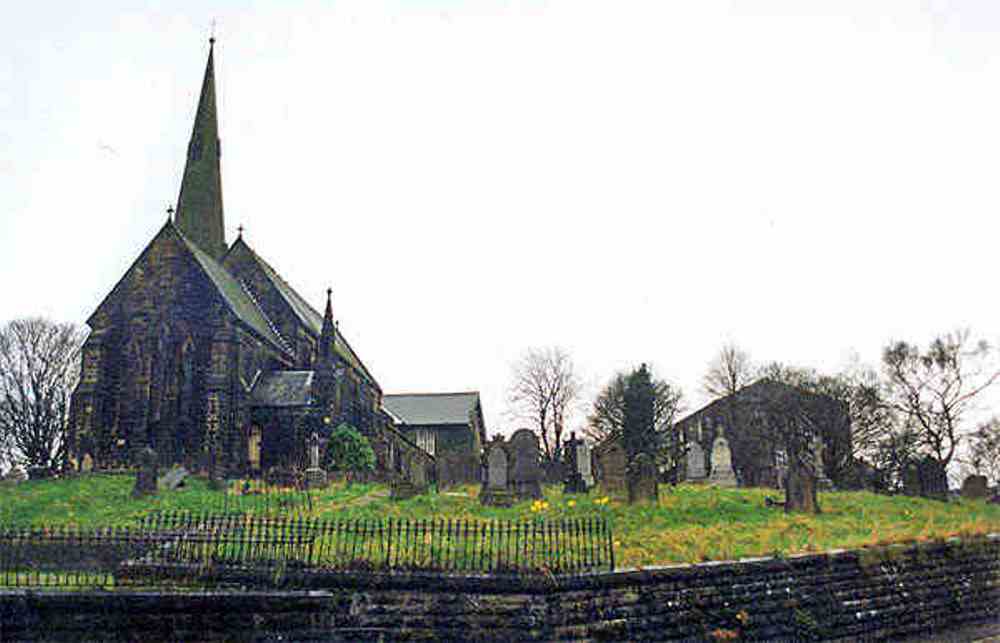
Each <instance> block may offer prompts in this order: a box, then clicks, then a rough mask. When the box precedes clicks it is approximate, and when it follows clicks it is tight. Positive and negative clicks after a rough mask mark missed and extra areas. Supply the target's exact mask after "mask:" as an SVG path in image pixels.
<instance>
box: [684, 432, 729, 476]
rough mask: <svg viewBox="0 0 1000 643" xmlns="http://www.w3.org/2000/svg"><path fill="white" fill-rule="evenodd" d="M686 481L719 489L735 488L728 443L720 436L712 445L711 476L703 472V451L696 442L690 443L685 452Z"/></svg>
mask: <svg viewBox="0 0 1000 643" xmlns="http://www.w3.org/2000/svg"><path fill="white" fill-rule="evenodd" d="M687 479H688V481H690V482H709V483H711V484H715V485H718V486H720V487H735V486H737V483H736V472H735V471H734V470H733V454H732V451H731V450H730V448H729V441H728V440H726V438H724V437H722V436H721V435H720V436H719V437H717V438H715V442H713V443H712V472H711V475H709V473H708V472H707V471H705V451H704V450H703V449H702V448H701V445H700V444H699V443H698V442H691V444H690V445H688V450H687Z"/></svg>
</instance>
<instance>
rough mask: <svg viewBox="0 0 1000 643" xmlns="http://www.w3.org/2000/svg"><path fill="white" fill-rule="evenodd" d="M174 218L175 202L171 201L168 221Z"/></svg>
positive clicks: (168, 208)
mask: <svg viewBox="0 0 1000 643" xmlns="http://www.w3.org/2000/svg"><path fill="white" fill-rule="evenodd" d="M173 218H174V204H172V203H170V204H168V205H167V221H172V220H173Z"/></svg>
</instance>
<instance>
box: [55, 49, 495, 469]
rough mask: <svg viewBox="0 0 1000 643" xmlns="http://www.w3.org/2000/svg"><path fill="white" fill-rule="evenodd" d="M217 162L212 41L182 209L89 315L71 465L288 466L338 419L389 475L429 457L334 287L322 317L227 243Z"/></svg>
mask: <svg viewBox="0 0 1000 643" xmlns="http://www.w3.org/2000/svg"><path fill="white" fill-rule="evenodd" d="M220 163H221V141H220V139H219V126H218V118H217V113H216V100H215V70H214V39H212V40H211V41H210V48H209V53H208V61H207V64H206V67H205V74H204V78H203V81H202V87H201V94H200V97H199V101H198V109H197V113H196V115H195V119H194V127H193V130H192V133H191V139H190V142H189V144H188V148H187V158H186V162H185V168H184V175H183V179H182V182H181V188H180V195H179V197H178V201H177V210H176V212H172V211H171V212H170V214H172V216H170V217H168V219H167V222H166V223H165V224H164V225H163V227H162V228H161V229H160V231H159V232H158V233H157V234H156V235H155V236H154V237H153V239H152V240H151V241H150V242H149V244H148V245H147V246H146V247H145V249H144V250H143V251H142V252H141V253H140V255H139V257H138V258H137V259H136V260H135V262H134V263H133V264H132V266H131V267H130V268H129V269H128V270H127V271H126V273H125V275H124V276H122V278H121V279H120V280H119V281H118V283H117V284H116V285H115V286H114V288H112V290H111V292H110V293H109V294H108V295H107V297H105V299H104V300H103V301H102V302H101V303H100V305H98V307H97V310H95V311H94V313H93V314H92V315H91V316H90V318H89V319H88V320H87V324H88V325H89V326H90V328H91V333H90V335H89V337H88V339H87V340H86V343H85V344H84V347H83V351H82V373H81V380H80V383H79V385H78V387H77V389H76V390H75V391H74V393H73V398H72V403H71V411H70V428H69V431H68V444H67V447H68V448H67V457H68V460H69V462H68V463H67V464H69V465H70V466H78V465H79V463H83V462H93V463H95V465H96V466H99V467H105V466H120V465H123V464H129V463H133V462H135V461H136V457H137V455H138V453H139V451H141V450H142V449H144V448H146V447H152V448H154V449H155V450H156V451H157V453H158V454H159V456H160V458H161V460H162V461H163V462H164V463H175V462H176V463H183V464H185V465H186V466H188V467H193V468H195V469H202V470H204V469H206V468H209V469H221V470H222V471H226V472H230V471H246V470H247V469H250V470H255V469H257V470H259V469H265V468H268V467H270V466H274V465H294V464H296V463H298V462H301V459H302V457H303V456H304V447H305V439H306V438H307V437H309V436H308V435H306V433H307V432H308V433H309V434H311V433H312V432H313V431H319V432H323V431H324V430H326V427H333V426H337V425H338V424H339V423H341V422H347V423H350V424H352V425H354V426H355V427H357V428H358V429H360V430H361V431H362V432H363V433H365V434H366V435H368V437H369V438H370V440H371V441H372V443H373V446H374V447H375V451H376V456H377V458H378V460H379V464H380V466H381V468H382V469H383V470H385V471H392V470H393V469H394V468H396V467H395V462H394V461H395V460H398V459H400V457H401V456H405V457H406V458H408V459H412V457H423V458H425V459H428V460H429V459H430V458H431V456H430V454H428V453H427V452H426V451H425V450H420V449H417V447H416V446H415V445H414V444H413V443H412V442H411V441H410V440H408V439H407V438H406V437H405V436H404V435H403V434H402V433H400V432H399V431H397V430H396V428H395V426H394V424H393V422H392V419H391V416H390V415H389V414H388V413H387V412H386V411H385V410H384V409H383V407H382V403H383V395H382V389H381V387H380V386H379V384H378V382H377V381H376V380H375V378H374V377H373V376H372V374H371V372H370V371H369V370H368V368H367V367H366V366H365V365H364V363H363V362H362V361H361V359H360V358H359V357H358V355H357V353H355V351H354V350H353V349H352V348H351V346H350V344H349V343H348V342H347V340H346V339H345V338H344V336H343V334H342V333H341V332H340V331H339V328H338V324H337V323H336V322H335V320H334V315H333V306H332V301H331V292H330V291H329V290H328V291H327V299H326V309H325V314H322V315H321V314H320V313H319V312H317V311H316V309H314V308H313V307H312V306H311V305H310V304H309V303H308V301H307V300H306V298H305V297H303V296H302V295H300V294H299V293H297V292H296V291H295V289H294V288H292V287H291V286H290V285H289V284H288V283H287V282H286V281H285V280H284V279H282V278H281V276H280V275H279V274H278V272H277V271H276V270H275V269H274V268H272V267H271V265H270V264H268V263H267V262H266V261H264V259H262V258H261V257H260V255H259V254H258V253H257V252H256V251H254V250H253V249H252V248H251V247H250V245H249V244H248V243H247V241H246V240H245V239H244V238H243V235H242V231H241V233H240V235H239V237H238V238H237V239H236V240H235V241H234V242H233V243H232V244H231V245H230V244H227V243H226V239H225V226H224V218H223V217H224V212H223V202H222V181H221V171H220ZM480 421H481V413H480ZM414 452H419V453H418V454H417V455H416V456H414Z"/></svg>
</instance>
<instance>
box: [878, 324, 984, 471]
mask: <svg viewBox="0 0 1000 643" xmlns="http://www.w3.org/2000/svg"><path fill="white" fill-rule="evenodd" d="M991 353H992V349H991V347H990V346H989V344H987V343H986V342H985V341H980V342H977V343H975V344H973V343H972V342H971V341H970V332H969V331H968V330H958V331H954V332H951V333H946V334H944V335H942V336H940V337H937V338H935V339H934V340H933V341H932V342H931V343H930V345H929V346H928V347H927V349H926V350H924V351H922V352H921V351H920V350H919V349H918V348H917V347H916V346H915V345H913V344H909V343H907V342H904V341H894V342H891V343H890V344H889V345H888V346H886V348H885V350H884V351H883V353H882V364H883V367H884V369H885V373H886V376H887V379H888V385H889V400H888V402H889V404H890V406H891V407H892V408H893V409H895V410H896V411H897V412H898V413H899V414H900V417H901V419H902V420H903V422H904V423H905V425H906V427H907V428H908V429H909V430H912V431H913V432H914V433H915V434H916V436H917V441H918V447H919V448H920V449H921V450H922V451H924V452H926V453H929V454H930V455H931V456H933V457H934V459H935V460H937V462H938V464H939V465H940V466H941V467H947V466H948V463H950V462H951V459H952V457H953V456H954V455H955V449H956V448H957V447H958V445H959V443H960V442H961V440H962V438H963V433H962V424H963V421H964V419H965V417H966V416H967V414H968V412H969V411H970V410H971V409H972V408H973V406H972V405H973V403H974V402H975V400H976V397H977V396H978V395H979V394H980V393H982V392H983V391H985V390H986V389H987V388H989V387H990V386H992V385H993V384H994V383H996V381H997V380H998V378H1000V370H997V368H996V366H995V365H994V364H993V363H992V360H991V359H990V358H991Z"/></svg>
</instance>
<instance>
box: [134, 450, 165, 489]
mask: <svg viewBox="0 0 1000 643" xmlns="http://www.w3.org/2000/svg"><path fill="white" fill-rule="evenodd" d="M159 469H160V459H159V457H157V455H156V451H153V450H152V449H150V448H149V447H146V448H145V449H142V450H141V451H139V456H138V467H137V469H136V474H135V487H133V488H132V497H133V498H142V497H145V496H149V495H152V494H155V493H156V481H157V479H158V478H159Z"/></svg>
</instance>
